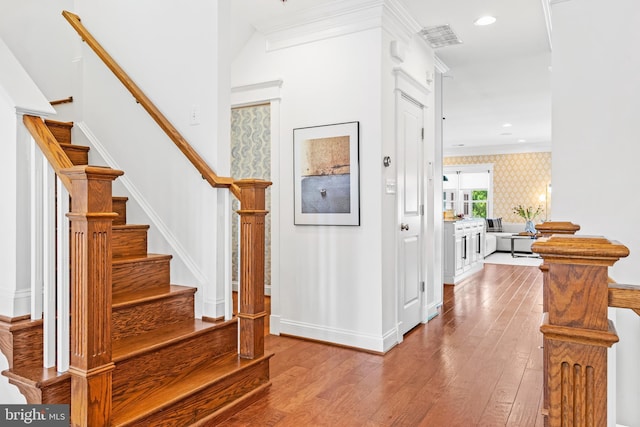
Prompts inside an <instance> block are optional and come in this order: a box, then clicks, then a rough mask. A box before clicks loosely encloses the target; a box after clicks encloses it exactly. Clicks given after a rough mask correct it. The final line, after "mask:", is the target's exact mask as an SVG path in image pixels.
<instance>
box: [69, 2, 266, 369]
mask: <svg viewBox="0 0 640 427" xmlns="http://www.w3.org/2000/svg"><path fill="white" fill-rule="evenodd" d="M62 15H63V16H64V17H65V19H66V20H67V21H68V22H69V23H70V24H71V26H72V27H73V28H74V29H75V30H76V32H77V33H78V34H79V35H80V37H81V38H82V40H83V41H84V42H86V43H87V45H88V46H89V47H90V48H91V49H92V50H93V51H94V52H95V53H96V55H97V56H98V57H99V58H100V59H101V60H102V61H103V62H104V63H105V65H106V66H107V67H108V68H109V69H110V70H111V71H112V72H113V73H114V75H115V76H116V77H117V78H118V80H120V82H122V84H123V85H124V86H125V87H126V88H127V90H129V92H130V93H131V95H133V97H134V98H135V99H136V101H137V102H138V103H139V104H140V105H142V107H143V108H144V109H145V110H146V111H147V112H148V113H149V115H150V116H151V117H152V118H153V120H155V122H156V123H157V124H158V126H160V128H161V129H162V130H163V131H164V132H165V133H166V134H167V136H168V137H169V138H170V139H171V141H173V143H174V144H175V145H176V146H177V147H178V149H180V151H181V152H182V153H183V154H184V155H185V156H186V157H187V159H189V161H190V162H191V164H193V166H194V167H195V168H196V170H197V171H198V172H199V173H200V174H201V175H202V177H203V178H204V179H205V180H206V181H207V182H208V183H209V184H210V185H211V186H212V187H213V188H228V189H229V191H231V193H232V194H233V195H234V196H235V197H236V198H237V199H238V200H239V201H240V210H239V211H238V213H239V214H240V223H241V224H240V244H241V247H240V265H241V267H240V268H241V271H240V292H239V295H240V297H239V307H238V318H239V319H240V326H239V327H240V338H239V340H240V345H239V349H240V350H239V354H240V357H243V358H249V359H252V358H255V357H259V356H262V355H263V354H264V318H265V316H266V312H265V305H264V233H265V231H264V227H265V221H264V219H265V216H266V214H267V213H268V212H267V211H266V210H265V190H266V188H267V187H269V186H270V185H271V182H268V181H263V180H257V179H243V180H234V179H233V178H229V177H220V176H218V175H216V173H215V172H214V171H213V170H212V169H211V167H209V165H208V164H207V163H206V161H205V160H204V159H203V158H202V157H200V155H199V154H198V153H197V152H196V151H195V150H194V149H193V147H191V145H190V144H189V143H188V142H187V140H186V139H185V138H184V137H183V136H182V135H181V134H180V132H178V130H177V129H176V128H175V127H174V126H173V125H172V124H171V123H170V122H169V120H168V119H167V118H166V117H165V116H164V115H163V114H162V112H161V111H160V110H159V109H158V108H157V107H156V106H155V105H154V104H153V103H152V102H151V100H150V99H149V98H148V97H147V96H146V95H145V94H144V92H143V91H142V90H141V89H140V88H139V87H138V86H137V85H136V84H135V82H134V81H133V80H132V79H131V77H129V76H128V75H127V73H125V71H124V70H123V69H122V68H121V67H120V66H119V65H118V63H117V62H116V61H115V60H114V59H113V58H112V57H111V55H109V53H108V52H107V51H106V50H105V49H104V48H103V47H102V46H101V45H100V43H98V41H97V40H96V39H95V38H94V37H93V36H92V35H91V33H90V32H89V31H88V30H87V28H86V27H85V26H84V25H83V24H82V22H81V20H80V17H79V16H78V15H76V14H73V13H71V12H68V11H63V12H62ZM227 227H228V228H229V229H230V228H231V223H230V222H228V223H227ZM225 286H227V287H230V286H231V283H230V282H229V283H225ZM228 301H229V300H228Z"/></svg>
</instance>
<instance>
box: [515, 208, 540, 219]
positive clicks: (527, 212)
mask: <svg viewBox="0 0 640 427" xmlns="http://www.w3.org/2000/svg"><path fill="white" fill-rule="evenodd" d="M513 213H514V214H516V215H518V216H519V217H522V218H524V220H525V221H533V220H534V219H536V217H537V216H538V215H540V214H541V213H542V206H538V208H537V209H536V210H533V206H528V207H526V208H525V207H524V206H522V205H518V206H514V208H513Z"/></svg>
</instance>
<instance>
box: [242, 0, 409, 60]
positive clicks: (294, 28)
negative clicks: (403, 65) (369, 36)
mask: <svg viewBox="0 0 640 427" xmlns="http://www.w3.org/2000/svg"><path fill="white" fill-rule="evenodd" d="M254 27H255V28H256V30H257V31H258V32H260V33H261V34H263V35H264V36H265V39H266V50H267V51H268V52H269V51H273V50H278V49H284V48H287V47H292V46H296V45H301V44H305V43H311V42H314V41H319V40H324V39H328V38H332V37H338V36H343V35H347V34H351V33H355V32H359V31H365V30H369V29H372V28H381V27H382V28H386V29H388V30H389V31H390V32H391V33H392V34H394V35H396V36H397V37H399V38H401V39H403V40H404V41H405V42H406V41H408V40H409V39H410V38H411V37H412V36H413V34H415V33H417V32H418V31H419V28H420V26H419V24H418V23H417V22H416V21H415V20H414V19H413V17H412V16H411V15H410V14H409V12H408V11H407V10H406V9H405V8H404V6H403V5H402V4H401V3H400V2H399V1H398V0H336V1H333V2H330V3H327V4H324V5H321V6H316V7H312V8H309V9H305V10H302V11H298V12H292V13H290V14H287V15H286V16H283V17H281V18H278V19H269V20H265V21H260V22H257V23H255V24H254Z"/></svg>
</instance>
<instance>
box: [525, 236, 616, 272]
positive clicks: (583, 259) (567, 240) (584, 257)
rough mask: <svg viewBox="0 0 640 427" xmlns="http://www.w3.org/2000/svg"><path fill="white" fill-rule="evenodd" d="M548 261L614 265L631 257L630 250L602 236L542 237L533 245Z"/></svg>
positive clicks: (532, 247) (535, 250)
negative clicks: (621, 259)
mask: <svg viewBox="0 0 640 427" xmlns="http://www.w3.org/2000/svg"><path fill="white" fill-rule="evenodd" d="M531 249H532V251H533V252H536V253H538V254H540V256H542V258H544V259H545V262H546V261H553V262H561V263H565V264H599V265H613V264H614V263H615V262H616V261H618V260H619V259H620V258H624V257H626V256H628V255H629V249H628V248H627V247H626V246H624V245H622V244H620V243H619V242H616V241H611V240H609V239H607V238H605V237H602V236H574V235H568V234H557V235H552V236H550V237H542V238H540V239H538V240H537V241H535V242H534V243H533V245H531Z"/></svg>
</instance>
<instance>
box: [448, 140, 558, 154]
mask: <svg viewBox="0 0 640 427" xmlns="http://www.w3.org/2000/svg"><path fill="white" fill-rule="evenodd" d="M547 152H551V143H548V142H541V143H530V144H527V143H523V144H520V143H519V144H511V145H485V146H480V147H445V149H444V152H443V153H442V155H443V157H458V156H490V155H497V154H521V153H547Z"/></svg>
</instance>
